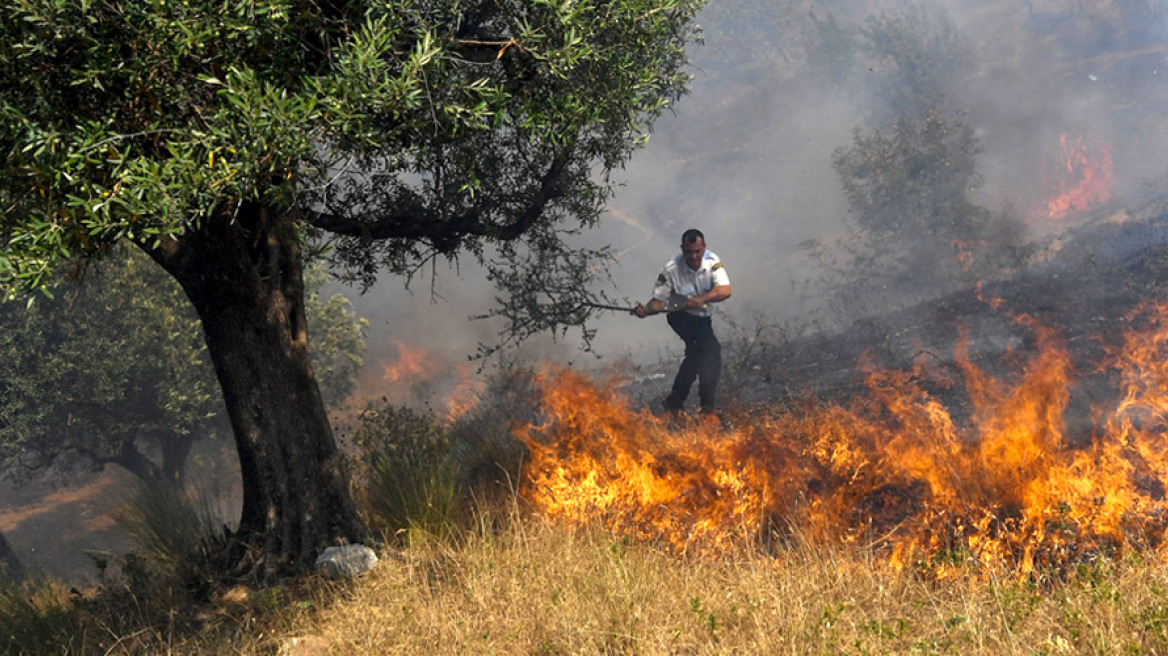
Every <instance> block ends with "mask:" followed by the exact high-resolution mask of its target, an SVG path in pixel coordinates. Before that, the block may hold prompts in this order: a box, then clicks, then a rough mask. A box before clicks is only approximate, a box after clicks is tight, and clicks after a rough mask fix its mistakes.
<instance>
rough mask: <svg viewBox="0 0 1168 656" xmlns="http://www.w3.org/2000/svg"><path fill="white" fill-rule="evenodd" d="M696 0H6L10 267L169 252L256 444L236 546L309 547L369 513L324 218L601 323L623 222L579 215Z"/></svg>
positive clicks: (239, 563)
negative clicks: (341, 419) (598, 243)
mask: <svg viewBox="0 0 1168 656" xmlns="http://www.w3.org/2000/svg"><path fill="white" fill-rule="evenodd" d="M700 4H701V2H700V0H581V1H578V2H550V1H546V0H448V1H444V2H434V1H429V0H427V1H421V2H418V1H414V0H389V1H385V2H371V1H367V0H345V1H341V0H315V1H307V0H214V1H212V0H166V1H163V0H149V1H143V2H123V3H116V2H107V1H103V0H28V1H25V2H19V3H7V4H5V5H4V6H3V10H2V13H0V98H3V102H0V284H7V287H8V288H9V291H10V292H12V293H15V292H16V291H17V289H18V288H22V289H25V290H27V289H34V288H37V287H40V286H43V285H44V284H45V282H46V281H48V280H49V277H50V274H51V271H52V270H54V269H55V268H57V267H59V266H60V265H62V264H64V263H67V262H69V261H70V260H71V259H73V258H75V257H79V256H80V257H94V256H97V255H99V254H100V253H102V252H103V251H104V249H105V247H106V246H108V245H109V244H113V243H119V242H121V243H131V244H134V245H135V246H137V247H138V248H141V249H142V250H144V251H145V252H147V253H148V254H149V255H150V256H151V257H152V258H153V259H154V260H155V261H156V262H158V263H159V264H161V265H162V267H163V268H164V269H165V270H166V271H167V272H168V273H169V274H170V275H172V276H173V277H174V278H175V279H176V280H177V281H178V282H179V284H180V285H181V286H182V288H183V290H184V291H185V292H186V295H187V297H188V298H190V299H191V302H192V303H193V304H194V306H195V309H196V311H197V313H198V315H199V317H200V319H201V320H202V326H203V331H204V336H205V339H206V342H207V347H208V354H209V356H210V359H211V361H212V362H213V364H214V367H215V371H216V374H217V376H218V379H219V382H220V385H221V387H222V390H223V396H224V400H225V403H226V408H227V414H228V416H229V418H230V420H231V424H232V428H233V431H234V435H235V441H236V447H237V451H238V452H239V460H240V466H241V471H242V477H243V490H244V498H243V510H242V515H241V518H240V523H239V529H238V531H237V533H236V535H235V538H236V539H235V540H234V541H233V545H232V549H231V552H230V553H228V554H225V555H224V558H223V562H224V563H225V564H229V565H232V566H233V569H234V571H236V572H238V573H240V574H252V575H255V576H257V577H258V578H260V579H266V578H268V577H271V576H279V575H282V574H284V573H289V572H292V573H295V572H299V571H303V570H305V569H308V568H310V567H311V566H312V563H313V561H314V560H315V558H316V556H317V555H318V554H319V553H320V551H321V550H322V549H323V548H324V547H326V546H328V545H330V544H335V543H337V542H349V541H359V540H362V539H364V537H365V536H366V527H365V526H364V524H363V523H362V522H361V520H360V518H359V517H358V514H357V511H356V507H355V504H354V503H353V501H352V498H351V495H350V492H349V484H348V475H347V473H346V472H345V470H344V461H343V458H342V457H341V454H340V452H339V449H338V448H337V445H336V440H335V438H334V436H333V433H332V428H331V426H330V425H329V421H328V417H327V415H326V411H325V406H324V403H323V401H322V399H321V394H320V390H319V387H318V385H317V382H316V380H315V377H314V375H313V370H312V366H311V364H310V359H309V351H308V341H307V336H306V319H305V316H304V281H303V276H302V271H303V266H304V261H305V257H306V250H305V249H306V246H309V245H319V244H321V243H323V242H327V243H328V245H329V246H330V247H331V248H328V249H322V250H321V254H322V255H324V256H327V257H329V258H330V259H332V260H333V261H334V262H335V263H336V264H337V265H339V266H340V270H341V271H343V272H344V273H345V274H346V275H347V276H348V277H349V278H350V279H352V280H357V281H361V282H362V283H364V284H372V282H373V281H374V280H375V279H376V278H377V276H378V274H379V273H380V272H382V271H389V272H393V273H401V274H408V273H410V272H412V271H415V270H416V269H417V268H418V267H419V266H422V265H424V264H426V263H427V262H430V261H432V260H433V259H434V258H443V257H445V258H455V257H457V256H458V255H459V254H460V253H461V254H465V255H467V256H470V257H473V258H476V259H479V260H481V261H483V262H484V263H485V264H487V265H488V267H489V273H488V277H489V278H490V279H491V280H494V281H506V282H512V281H515V280H522V281H526V283H527V284H525V285H524V286H522V287H512V288H511V290H509V291H508V295H509V297H508V304H507V307H506V308H505V310H504V313H503V316H504V317H505V319H509V320H514V319H521V318H522V317H535V319H534V322H533V323H523V322H522V321H519V322H518V323H513V324H512V325H514V326H516V329H517V331H518V332H519V333H523V332H524V331H526V330H528V329H529V328H534V327H536V326H538V325H542V326H544V327H550V328H553V329H564V328H565V327H566V326H577V325H581V324H582V323H583V322H584V321H585V320H586V319H587V318H588V314H589V313H588V312H587V311H586V306H584V305H583V304H582V303H581V302H580V301H582V300H586V299H590V298H596V293H595V292H594V291H590V290H589V288H588V286H587V285H586V284H585V283H587V282H588V279H589V277H590V276H591V275H594V272H595V271H596V267H594V266H591V265H592V264H594V263H600V262H601V260H600V259H599V258H600V257H602V256H603V255H605V249H600V252H596V251H588V250H581V249H579V248H577V247H574V246H573V245H571V244H570V243H569V241H568V240H569V239H570V238H571V236H572V235H573V234H575V233H576V232H578V231H579V230H581V229H583V228H586V227H588V226H592V225H594V224H595V223H596V222H597V221H598V220H599V218H600V216H601V215H602V211H603V209H604V204H605V201H606V200H607V199H608V198H609V197H610V195H611V193H612V189H613V187H614V185H615V181H614V180H612V178H611V173H612V172H613V171H614V170H617V169H619V168H620V167H621V166H623V165H624V163H625V162H626V161H627V160H628V158H629V157H630V156H631V154H632V153H633V152H634V150H635V149H636V148H637V147H639V146H640V145H641V144H643V143H644V141H645V139H646V138H647V135H648V130H649V126H650V124H651V122H652V120H653V119H654V118H655V117H656V116H658V115H659V114H660V113H661V112H662V111H663V110H664V109H665V108H667V107H668V106H669V105H670V103H672V102H674V101H675V100H677V99H678V98H679V97H680V95H681V94H682V93H683V92H684V91H685V90H686V85H687V83H688V81H689V75H688V74H687V73H686V72H685V70H684V66H685V64H686V61H687V60H686V56H685V47H686V44H687V43H688V41H689V40H690V38H691V37H692V32H691V29H692V28H691V22H690V19H691V18H692V16H693V15H694V13H695V12H696V11H697V9H698V8H699V6H700ZM585 262H586V263H587V264H588V265H583V264H582V263H585ZM544 281H548V282H549V284H552V285H554V286H553V287H549V286H548V285H545V284H543V282H544ZM565 282H569V283H572V284H561V283H565ZM510 291H515V292H518V293H519V294H520V295H521V296H522V298H515V297H514V296H511V295H510ZM561 294H566V295H567V298H564V297H563V296H561ZM505 332H507V331H506V329H505ZM515 332H516V331H510V332H508V334H514V333H515Z"/></svg>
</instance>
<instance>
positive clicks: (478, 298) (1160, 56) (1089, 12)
mask: <svg viewBox="0 0 1168 656" xmlns="http://www.w3.org/2000/svg"><path fill="white" fill-rule="evenodd" d="M912 12H916V14H915V15H923V16H924V17H925V21H926V22H925V23H924V25H925V26H926V27H927V28H928V29H930V30H935V31H936V33H937V34H940V35H942V36H943V35H944V30H946V29H948V30H950V36H951V39H952V44H951V45H952V48H950V47H949V46H947V45H945V43H946V42H945V39H943V38H940V37H938V38H937V39H936V41H937V42H939V43H941V44H942V45H941V46H939V47H940V48H942V51H941V53H942V54H943V55H945V56H947V57H948V56H952V57H953V58H954V61H955V62H956V63H955V64H954V65H953V66H952V67H951V69H950V68H946V69H944V70H946V71H951V72H948V73H947V74H946V76H945V77H943V78H942V79H941V80H940V89H941V91H942V92H943V94H944V103H945V107H946V109H947V111H949V112H951V113H952V114H953V115H956V116H960V118H961V120H963V121H964V122H965V123H966V124H967V125H969V126H970V127H972V128H973V130H974V134H975V136H976V137H977V139H978V142H979V144H980V147H981V152H980V154H979V155H978V158H977V162H978V173H979V174H980V182H981V183H980V185H978V186H976V188H972V189H969V190H968V196H967V198H968V199H969V201H970V202H972V203H973V204H975V205H978V206H981V207H984V208H986V209H989V210H990V211H992V212H995V213H1007V214H1009V215H1011V216H1013V217H1015V218H1017V219H1019V220H1020V221H1021V223H1022V224H1023V225H1025V226H1026V229H1027V231H1028V237H1029V238H1030V239H1039V238H1041V236H1042V235H1044V234H1048V233H1052V232H1057V231H1060V230H1063V229H1065V228H1066V226H1068V225H1070V224H1072V223H1073V222H1074V221H1083V220H1086V217H1085V215H1084V214H1083V213H1079V215H1077V216H1073V217H1069V218H1067V219H1065V220H1064V222H1059V221H1053V220H1052V219H1051V218H1050V217H1049V216H1048V215H1047V212H1046V210H1045V207H1046V206H1045V202H1046V200H1047V199H1048V198H1049V197H1050V196H1051V195H1052V194H1053V193H1055V191H1056V189H1055V188H1054V185H1055V180H1054V178H1056V177H1058V176H1059V175H1063V174H1062V173H1061V172H1060V167H1062V166H1064V163H1063V162H1061V161H1060V159H1059V158H1060V138H1063V137H1064V136H1066V135H1069V138H1070V139H1073V140H1074V139H1077V140H1081V141H1082V142H1083V143H1085V144H1091V145H1092V147H1094V148H1104V147H1105V148H1107V149H1108V152H1109V154H1110V156H1111V159H1112V161H1113V166H1114V171H1113V178H1114V181H1115V189H1114V190H1113V192H1112V193H1111V195H1110V198H1111V200H1110V201H1109V202H1108V203H1107V204H1106V206H1105V207H1099V208H1094V210H1093V212H1094V213H1093V214H1091V216H1095V215H1096V214H1098V213H1100V212H1102V213H1104V214H1106V213H1114V212H1119V211H1122V210H1125V209H1127V208H1128V207H1131V206H1134V205H1135V204H1137V203H1146V202H1150V200H1152V199H1155V198H1158V197H1159V195H1160V192H1159V190H1158V188H1157V185H1156V181H1157V180H1159V179H1162V178H1163V175H1164V172H1165V169H1166V168H1168V149H1165V148H1163V146H1162V144H1163V143H1164V141H1165V136H1166V135H1165V131H1166V130H1168V118H1166V117H1168V111H1166V110H1168V85H1166V83H1168V48H1166V47H1165V46H1164V45H1163V43H1164V41H1163V39H1164V37H1165V36H1166V35H1168V9H1165V8H1164V7H1162V6H1161V4H1160V3H1158V2H1156V1H1155V0H1128V1H1125V2H1102V1H1099V2H1077V1H1076V2H1071V1H1069V0H1068V1H1062V0H1031V1H1029V2H1022V3H1018V2H1006V1H990V0H986V1H979V0H962V1H956V0H950V1H947V2H937V3H929V4H928V5H923V4H920V3H910V2H899V3H898V2H877V1H875V0H872V1H867V0H852V1H849V2H838V1H837V2H830V3H828V2H814V1H808V0H783V1H778V2H774V1H766V0H744V1H743V2H736V3H729V2H724V1H720V0H715V1H714V2H712V3H710V4H709V5H708V6H707V8H706V9H704V10H703V12H702V14H700V15H699V22H700V23H701V24H702V26H703V28H704V44H702V45H695V46H694V47H693V48H692V51H691V52H692V55H691V59H692V62H693V68H692V72H693V75H694V79H693V83H692V90H691V93H690V94H689V95H688V96H686V97H684V98H682V99H681V101H680V103H678V104H677V106H676V107H674V108H673V109H672V112H670V113H668V114H666V115H665V116H663V117H662V118H661V119H660V120H659V121H658V122H657V123H656V124H655V126H654V132H653V135H652V138H651V140H650V142H649V144H648V146H647V147H646V148H645V149H644V150H643V151H641V152H639V153H637V154H636V155H635V156H634V158H633V160H632V161H631V162H630V163H629V165H628V167H627V169H626V170H624V171H621V172H618V174H619V178H620V179H621V180H622V182H623V186H622V187H621V188H620V189H619V190H618V192H617V193H616V195H615V197H614V198H613V200H612V202H611V203H610V207H609V212H608V216H607V217H606V220H605V221H604V222H603V223H602V225H601V227H600V228H598V229H596V230H595V231H593V232H591V233H589V234H587V235H586V236H585V237H584V240H585V241H586V243H588V244H590V245H595V244H610V245H612V246H613V249H614V251H615V252H617V253H618V255H619V259H618V261H617V262H616V263H615V265H614V266H613V267H612V269H611V273H612V283H611V284H612V286H611V288H609V289H607V290H606V291H607V292H609V295H610V296H611V297H613V298H626V299H628V300H629V301H631V302H636V301H641V300H645V299H646V298H647V297H648V295H649V292H650V289H651V286H652V283H653V280H654V278H655V276H656V273H657V271H658V270H659V269H660V267H661V266H662V265H663V264H664V263H665V261H666V260H667V259H669V258H670V257H672V256H673V255H674V254H675V253H676V252H677V249H678V243H679V237H680V235H681V233H682V231H684V230H685V229H686V228H690V227H696V228H699V229H701V230H702V231H703V232H705V234H706V236H707V242H708V246H709V248H710V249H711V250H713V251H714V252H716V253H718V255H719V256H720V257H721V258H722V259H723V261H724V262H725V264H726V267H727V269H728V271H729V273H730V276H731V281H732V284H733V287H734V297H733V298H732V299H730V300H729V301H728V302H726V303H724V304H723V306H722V308H721V309H720V312H722V313H723V314H724V315H725V316H726V317H727V318H729V319H732V320H733V321H735V322H737V323H738V324H740V325H748V324H751V323H752V322H753V321H755V320H756V318H760V317H761V318H764V319H766V320H767V321H770V322H775V323H782V322H785V321H794V322H799V321H807V320H808V318H809V317H810V316H811V315H810V313H811V312H815V311H823V307H816V302H817V301H815V300H810V301H809V300H808V299H807V298H806V296H805V294H804V293H803V292H804V291H806V290H807V287H806V286H805V284H804V283H806V282H807V281H808V280H810V279H812V278H814V276H815V275H816V273H817V270H816V268H815V264H814V263H813V262H812V260H811V259H810V258H809V257H808V256H807V253H806V252H805V249H804V248H803V247H802V246H801V244H802V242H804V241H805V240H808V239H825V240H830V239H832V238H834V237H837V236H839V235H840V234H841V233H842V232H843V231H844V229H845V228H846V226H847V225H848V204H847V202H846V200H845V199H844V197H843V194H842V192H841V187H840V181H839V179H838V177H837V173H836V172H835V171H834V170H833V168H832V153H833V152H834V151H835V150H837V149H839V148H841V147H844V146H847V145H848V144H849V143H850V139H851V135H852V131H853V129H855V128H857V127H860V128H863V129H865V130H872V129H879V128H883V127H885V126H886V123H885V121H886V119H887V116H888V113H889V109H888V108H889V107H890V105H891V103H890V102H889V97H890V96H891V95H893V94H895V93H898V92H899V91H902V90H897V89H893V88H889V84H890V82H889V80H896V79H899V78H896V77H895V76H890V75H889V67H890V66H892V64H890V63H889V61H890V60H888V59H880V58H878V57H874V56H873V55H872V54H871V53H867V54H864V53H860V52H856V51H855V50H854V49H853V50H849V47H852V48H854V47H855V39H856V38H857V36H856V35H857V34H858V33H859V31H860V30H861V29H863V28H865V27H866V26H867V27H870V26H871V21H870V19H871V18H873V17H889V16H892V17H895V16H898V15H913V14H912ZM833 30H834V31H833ZM834 37H844V38H841V40H839V41H837V42H829V41H828V39H829V38H834ZM848 38H850V39H852V40H851V41H848V40H847V39H848ZM958 60H959V61H958ZM833 67H834V68H833ZM1064 177H1065V176H1064ZM1061 183H1062V184H1066V182H1065V180H1064V181H1062V182H1061ZM492 297H493V292H492V290H491V289H490V288H489V286H487V285H486V283H485V281H484V280H483V275H482V272H481V271H480V270H479V269H478V268H477V267H476V266H473V265H468V264H466V263H463V265H462V266H461V267H460V268H457V269H455V268H443V267H439V268H438V269H436V270H435V272H434V274H433V275H432V276H422V277H421V278H420V279H417V280H415V282H414V288H413V290H412V291H410V292H406V291H404V290H403V287H402V284H401V282H400V281H398V280H393V279H386V280H382V281H381V282H380V283H379V284H378V286H377V287H375V288H374V289H373V290H372V291H371V292H369V293H368V294H366V295H364V296H361V297H358V298H354V302H355V305H356V306H357V309H358V311H359V312H360V313H361V314H363V315H364V316H367V317H369V318H370V319H371V321H372V327H371V332H370V336H369V340H368V342H369V345H370V348H369V353H368V357H367V361H368V364H367V366H370V367H374V368H375V369H376V370H377V371H380V370H382V369H384V367H385V366H387V365H388V364H391V363H392V361H393V359H394V358H395V357H396V352H395V346H394V343H395V342H394V340H402V341H404V342H407V343H409V344H415V345H419V346H422V347H425V348H428V349H430V351H431V352H433V353H437V354H440V355H441V356H442V357H444V358H447V359H449V360H451V361H459V362H462V361H465V360H466V359H467V358H468V357H469V356H471V355H472V354H473V353H474V352H475V349H476V345H477V344H479V343H483V342H486V343H490V342H492V341H493V340H495V338H496V337H495V333H496V331H497V330H499V329H500V326H498V325H492V324H490V323H489V322H482V321H470V320H469V317H470V316H472V315H476V314H480V313H482V312H483V311H484V310H485V309H486V308H487V307H489V304H490V302H491V299H492ZM821 300H822V299H821ZM659 319H660V318H659V317H657V318H650V319H645V320H637V319H634V318H631V317H628V316H625V315H621V314H619V313H608V314H607V315H606V316H603V317H600V318H599V319H598V320H597V322H596V327H597V328H598V329H599V334H598V337H597V339H596V341H595V344H594V346H595V348H596V351H597V353H599V354H600V355H601V356H603V358H605V359H606V360H608V361H612V360H614V359H622V358H629V359H631V360H634V361H637V362H641V363H652V362H659V361H660V360H661V359H662V358H667V359H668V358H670V357H671V355H676V354H677V353H678V352H679V346H678V344H677V343H676V339H675V338H674V337H673V335H672V333H671V332H670V331H669V330H668V328H666V326H665V325H664V321H660V320H659ZM579 346H580V345H579V343H578V342H577V341H576V340H574V339H571V338H569V339H568V340H566V341H559V342H554V341H552V340H550V339H537V340H533V342H532V343H530V344H527V345H526V346H525V347H523V349H521V350H520V351H519V352H516V353H513V354H511V355H510V356H509V357H514V358H517V359H532V360H534V359H550V360H555V361H558V362H565V361H575V362H584V363H588V362H591V361H592V360H591V357H592V356H590V355H582V354H581V353H580V351H579Z"/></svg>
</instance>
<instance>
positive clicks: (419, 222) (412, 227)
mask: <svg viewBox="0 0 1168 656" xmlns="http://www.w3.org/2000/svg"><path fill="white" fill-rule="evenodd" d="M567 164H568V158H567V156H566V155H564V154H559V155H556V157H555V158H554V159H553V160H552V163H551V164H550V165H549V166H548V169H547V171H546V172H545V173H544V174H543V176H542V177H541V178H540V184H539V189H538V191H537V192H536V193H535V195H534V196H533V197H532V198H531V199H530V201H529V202H528V203H527V205H526V207H525V208H523V211H522V212H520V213H519V215H518V216H517V217H516V218H515V220H514V221H512V222H511V223H495V222H492V221H490V220H484V218H483V216H484V212H483V209H482V207H476V208H473V209H471V210H469V211H467V212H466V213H464V214H461V215H459V216H455V217H452V218H448V219H432V218H428V217H426V216H424V215H422V214H420V213H415V212H402V213H397V214H390V215H386V216H382V217H379V218H377V219H375V220H373V221H365V220H362V219H361V218H359V217H349V216H342V215H339V214H333V213H330V212H315V213H312V214H311V215H310V216H311V217H312V218H311V219H310V221H311V223H312V224H313V226H315V227H317V228H319V229H321V230H325V231H328V232H331V233H333V234H337V235H341V236H345V237H358V238H361V239H368V240H381V239H422V240H427V241H430V242H431V243H434V244H436V245H437V246H439V247H441V244H443V243H447V242H457V238H458V237H463V236H478V237H490V238H494V239H498V240H500V241H512V240H514V239H517V238H519V237H521V236H523V234H524V233H526V232H527V231H528V230H530V229H531V228H532V226H534V225H535V224H536V223H537V222H538V221H539V219H540V218H541V217H542V216H543V213H544V211H545V210H546V209H547V206H548V204H549V203H551V202H552V201H553V200H555V199H556V198H558V197H559V196H560V195H562V191H561V189H560V180H561V177H562V176H563V173H564V170H565V168H566V167H567ZM489 204H490V201H489V200H488V201H485V202H483V203H480V205H489Z"/></svg>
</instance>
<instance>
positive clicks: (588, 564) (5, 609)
mask: <svg viewBox="0 0 1168 656" xmlns="http://www.w3.org/2000/svg"><path fill="white" fill-rule="evenodd" d="M500 527H502V528H500ZM401 553H402V555H401V556H400V557H390V556H388V555H387V557H385V558H384V559H383V562H382V564H381V565H380V566H379V567H378V568H377V569H376V570H375V571H374V572H372V573H370V574H368V575H365V576H363V577H360V578H358V579H356V580H351V581H341V582H334V581H328V580H324V579H317V578H315V577H310V578H308V579H305V580H302V581H297V582H292V583H289V584H288V585H287V586H285V587H281V588H268V589H263V590H250V589H245V588H229V589H222V590H218V591H216V592H215V593H214V595H213V596H212V600H211V601H209V602H201V603H195V602H193V601H191V600H189V599H183V598H182V597H181V595H180V596H175V593H174V591H173V590H172V589H169V588H166V587H165V586H161V585H159V586H157V587H151V586H149V585H148V584H143V585H141V586H140V587H139V588H138V589H135V590H131V589H129V588H127V587H126V586H121V585H118V584H107V585H106V586H104V587H103V588H101V589H98V590H95V591H90V592H87V593H84V594H77V593H65V592H64V591H61V590H56V589H53V588H52V587H51V586H50V587H39V588H36V589H34V588H25V589H23V591H22V592H21V593H17V591H14V590H13V589H11V588H10V589H7V590H6V591H5V593H4V594H0V605H2V606H0V618H3V619H0V629H3V630H5V633H6V635H10V636H26V637H28V638H29V639H30V640H32V641H33V642H31V643H26V644H20V643H17V642H10V643H8V644H7V645H5V646H6V648H7V649H8V652H9V653H14V654H17V653H29V654H40V653H45V654H48V653H52V654H61V653H76V654H91V653H92V654H194V655H199V654H208V655H210V654H276V653H288V654H298V653H299V654H326V653H336V654H354V653H357V654H418V653H425V654H427V655H428V656H440V655H443V654H494V653H502V654H549V655H550V654H963V655H969V654H987V655H988V654H994V655H1000V654H1087V653H1094V654H1164V653H1168V585H1166V584H1165V581H1168V563H1165V562H1164V560H1163V559H1161V558H1146V559H1141V558H1134V557H1132V558H1126V559H1123V560H1118V561H1099V562H1097V563H1094V564H1092V565H1089V566H1083V567H1081V568H1079V570H1078V571H1077V572H1075V573H1074V574H1073V575H1072V576H1071V577H1070V579H1068V580H1066V581H1063V582H1061V583H1058V584H1056V585H1050V586H1047V587H1043V588H1038V587H1036V586H1034V585H1031V584H1027V583H1018V582H1007V581H1001V582H995V581H988V582H986V581H976V580H966V581H954V582H940V583H938V582H929V581H924V580H922V579H920V578H918V577H916V576H914V575H913V574H910V573H896V572H892V571H889V570H887V569H886V568H884V567H882V566H880V565H879V564H878V563H879V562H880V561H878V560H876V559H874V558H873V557H872V554H865V553H858V552H851V551H848V550H845V549H840V548H824V547H814V546H809V545H795V546H790V547H786V548H785V550H783V551H780V552H778V553H774V552H771V553H764V552H762V551H761V550H759V549H757V548H754V547H750V546H744V547H742V549H741V550H739V551H738V552H736V553H734V554H731V555H728V556H722V557H719V558H716V559H711V558H697V557H685V556H678V555H676V554H672V553H669V552H666V551H663V550H659V549H656V548H654V547H652V546H651V545H645V544H637V543H630V542H628V541H626V540H622V539H620V538H616V537H614V536H610V535H606V534H603V533H597V532H590V531H583V530H571V529H567V528H564V527H560V526H556V525H552V524H550V523H548V522H547V521H545V520H543V519H540V518H538V517H520V516H519V513H518V512H513V513H512V514H510V515H509V516H507V517H505V518H502V519H500V518H494V517H486V516H482V517H480V518H479V526H478V528H476V529H473V530H469V531H466V532H465V533H464V534H463V535H462V536H460V539H458V540H443V539H434V540H430V541H414V542H413V543H412V544H411V545H410V546H409V547H408V548H407V549H405V550H404V551H403V552H401ZM13 623H16V625H15V626H14V625H13ZM22 631H23V632H22ZM294 639H295V640H294ZM294 642H295V643H296V644H298V645H299V646H298V647H294V646H293V644H294ZM281 650H283V651H281Z"/></svg>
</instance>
